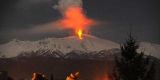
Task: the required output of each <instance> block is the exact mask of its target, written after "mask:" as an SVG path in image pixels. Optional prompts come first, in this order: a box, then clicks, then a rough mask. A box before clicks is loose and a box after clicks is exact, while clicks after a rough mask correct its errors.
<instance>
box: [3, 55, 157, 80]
mask: <svg viewBox="0 0 160 80" xmlns="http://www.w3.org/2000/svg"><path fill="white" fill-rule="evenodd" d="M156 65H157V67H156V73H157V74H156V76H160V74H159V73H160V68H159V66H160V63H159V62H158V61H157V62H156ZM113 66H114V60H113V59H107V58H106V59H103V60H91V59H90V60H89V59H60V58H53V57H29V58H24V57H23V58H8V59H6V58H3V59H2V58H1V59H0V71H2V70H3V71H4V70H5V71H7V72H8V74H9V76H11V77H12V78H14V80H24V79H25V80H31V77H32V73H34V72H40V73H44V74H45V75H46V76H47V77H48V78H50V76H51V74H53V77H54V80H65V78H66V76H67V75H69V74H70V73H71V72H76V71H79V72H80V76H81V79H82V80H112V77H113V76H112V70H113ZM156 78H157V79H156V80H160V77H156Z"/></svg>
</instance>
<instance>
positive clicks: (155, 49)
mask: <svg viewBox="0 0 160 80" xmlns="http://www.w3.org/2000/svg"><path fill="white" fill-rule="evenodd" d="M119 47H120V46H119V44H118V43H116V42H113V41H110V40H104V39H100V38H97V37H94V36H91V35H84V39H83V40H79V39H78V38H77V37H76V36H70V37H65V38H47V39H43V40H38V41H20V40H16V39H14V40H12V41H10V42H8V43H6V44H2V45H0V53H1V54H4V55H5V56H6V57H16V56H17V55H19V54H21V53H22V52H32V51H38V50H51V51H57V50H58V51H60V52H62V53H63V54H64V55H65V54H66V53H69V52H71V51H75V50H79V51H85V52H94V51H101V50H110V49H113V48H119ZM138 51H139V52H140V51H143V52H144V53H145V54H146V55H152V56H154V57H157V58H159V59H160V45H158V44H154V43H150V42H140V48H139V49H138Z"/></svg>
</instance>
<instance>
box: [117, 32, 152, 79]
mask: <svg viewBox="0 0 160 80" xmlns="http://www.w3.org/2000/svg"><path fill="white" fill-rule="evenodd" d="M138 48H139V45H138V44H137V43H136V40H135V39H134V38H133V37H132V35H129V38H128V39H127V41H126V43H124V44H123V45H121V47H120V50H121V53H120V54H121V55H120V57H116V58H115V63H116V69H115V74H114V77H115V80H143V78H144V74H145V73H146V71H147V65H149V58H148V57H146V56H144V53H143V52H140V53H138V52H137V49H138Z"/></svg>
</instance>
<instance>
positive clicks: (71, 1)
mask: <svg viewBox="0 0 160 80" xmlns="http://www.w3.org/2000/svg"><path fill="white" fill-rule="evenodd" d="M82 5H83V2H82V0H59V1H58V4H57V5H54V6H53V7H54V9H58V10H59V11H60V12H61V13H62V14H64V12H65V11H66V10H67V9H68V8H69V7H82Z"/></svg>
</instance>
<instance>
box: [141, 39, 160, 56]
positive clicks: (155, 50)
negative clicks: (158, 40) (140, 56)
mask: <svg viewBox="0 0 160 80" xmlns="http://www.w3.org/2000/svg"><path fill="white" fill-rule="evenodd" d="M139 46H140V47H139V49H138V51H142V52H144V53H145V54H146V55H152V56H154V57H157V58H159V59H160V45H159V44H155V43H150V42H141V43H140V44H139Z"/></svg>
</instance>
